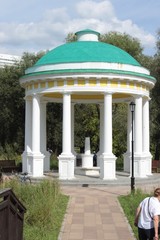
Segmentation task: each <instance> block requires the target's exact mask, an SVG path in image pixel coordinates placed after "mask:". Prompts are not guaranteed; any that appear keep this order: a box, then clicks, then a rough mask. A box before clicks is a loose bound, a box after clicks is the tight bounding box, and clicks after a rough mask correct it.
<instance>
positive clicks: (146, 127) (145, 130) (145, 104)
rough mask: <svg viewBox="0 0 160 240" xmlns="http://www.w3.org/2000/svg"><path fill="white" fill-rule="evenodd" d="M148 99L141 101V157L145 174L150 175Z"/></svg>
mask: <svg viewBox="0 0 160 240" xmlns="http://www.w3.org/2000/svg"><path fill="white" fill-rule="evenodd" d="M149 137H150V135H149V99H147V98H145V99H143V155H144V156H145V162H146V174H147V175H152V155H151V153H150V139H149Z"/></svg>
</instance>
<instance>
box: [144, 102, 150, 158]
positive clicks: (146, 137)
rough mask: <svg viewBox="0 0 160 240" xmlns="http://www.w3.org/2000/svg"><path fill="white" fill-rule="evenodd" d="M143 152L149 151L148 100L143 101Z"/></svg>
mask: <svg viewBox="0 0 160 240" xmlns="http://www.w3.org/2000/svg"><path fill="white" fill-rule="evenodd" d="M143 152H145V153H149V101H148V99H144V101H143Z"/></svg>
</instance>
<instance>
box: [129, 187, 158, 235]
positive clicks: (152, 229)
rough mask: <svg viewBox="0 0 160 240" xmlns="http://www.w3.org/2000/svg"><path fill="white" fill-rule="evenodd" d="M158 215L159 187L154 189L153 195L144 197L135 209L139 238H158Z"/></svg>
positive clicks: (135, 222)
mask: <svg viewBox="0 0 160 240" xmlns="http://www.w3.org/2000/svg"><path fill="white" fill-rule="evenodd" d="M159 215H160V188H156V189H155V190H154V196H152V197H146V198H145V199H144V200H143V201H142V202H141V203H140V204H139V206H138V208H137V209H136V214H135V221H134V224H135V226H137V227H138V237H139V240H158V239H159V238H158V226H159Z"/></svg>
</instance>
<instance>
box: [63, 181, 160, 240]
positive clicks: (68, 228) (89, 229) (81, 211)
mask: <svg viewBox="0 0 160 240" xmlns="http://www.w3.org/2000/svg"><path fill="white" fill-rule="evenodd" d="M159 185H160V182H159V180H158V178H157V182H154V183H152V181H151V179H150V180H148V181H146V182H144V181H142V183H141V182H139V183H138V188H141V189H143V190H145V191H151V190H153V188H155V187H158V186H159ZM84 186H85V185H84ZM84 186H83V184H82V185H73V184H72V185H66V186H65V185H62V187H61V188H62V192H63V193H64V194H66V195H69V196H70V201H69V204H68V208H67V212H66V214H65V218H64V221H63V225H62V228H61V232H60V234H59V237H58V240H82V239H83V240H135V239H136V238H135V237H134V235H133V232H132V229H131V227H130V225H129V223H128V221H127V219H126V217H125V215H124V213H123V210H122V208H121V206H120V204H119V202H118V199H117V197H118V196H119V195H125V194H127V193H129V192H130V185H129V184H126V185H121V183H120V182H117V185H107V186H103V185H101V186H100V185H96V184H95V185H86V187H84ZM87 186H88V187H87Z"/></svg>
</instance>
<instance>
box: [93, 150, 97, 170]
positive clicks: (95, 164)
mask: <svg viewBox="0 0 160 240" xmlns="http://www.w3.org/2000/svg"><path fill="white" fill-rule="evenodd" d="M96 166H97V155H96V152H95V151H94V152H93V167H96Z"/></svg>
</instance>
